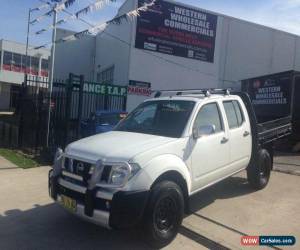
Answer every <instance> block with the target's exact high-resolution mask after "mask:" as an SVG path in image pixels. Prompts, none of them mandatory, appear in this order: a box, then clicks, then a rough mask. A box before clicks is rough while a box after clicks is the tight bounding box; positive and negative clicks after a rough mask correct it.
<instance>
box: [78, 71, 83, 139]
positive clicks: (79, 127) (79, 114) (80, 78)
mask: <svg viewBox="0 0 300 250" xmlns="http://www.w3.org/2000/svg"><path fill="white" fill-rule="evenodd" d="M79 80H80V85H79V103H78V124H77V125H78V126H77V139H79V138H81V120H82V108H83V106H82V104H83V85H84V76H83V75H80V76H79Z"/></svg>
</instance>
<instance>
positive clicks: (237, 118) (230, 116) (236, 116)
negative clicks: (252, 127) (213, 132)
mask: <svg viewBox="0 0 300 250" xmlns="http://www.w3.org/2000/svg"><path fill="white" fill-rule="evenodd" d="M223 105H224V109H225V113H226V117H227V120H228V125H229V129H235V128H238V127H241V126H242V125H243V123H244V121H245V117H244V114H243V111H242V108H241V106H240V104H239V102H238V101H237V100H231V101H225V102H223Z"/></svg>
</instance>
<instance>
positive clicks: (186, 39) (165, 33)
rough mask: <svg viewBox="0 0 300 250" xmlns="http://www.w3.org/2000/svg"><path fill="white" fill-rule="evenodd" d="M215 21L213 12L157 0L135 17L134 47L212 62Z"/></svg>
mask: <svg viewBox="0 0 300 250" xmlns="http://www.w3.org/2000/svg"><path fill="white" fill-rule="evenodd" d="M145 2H149V0H139V1H138V3H139V6H142V5H143V4H144V3H145ZM217 22H218V17H217V16H216V15H213V14H209V13H207V12H204V11H199V10H196V9H192V8H188V7H183V6H181V5H177V4H174V3H170V2H166V1H162V0H156V2H155V4H154V5H153V6H151V7H150V8H149V9H148V10H147V11H145V12H140V16H138V18H137V28H136V41H135V47H136V48H138V49H145V50H150V51H156V52H160V53H164V54H169V55H174V56H180V57H185V58H191V59H195V60H200V61H205V62H211V63H212V62H214V52H215V40H216V31H217Z"/></svg>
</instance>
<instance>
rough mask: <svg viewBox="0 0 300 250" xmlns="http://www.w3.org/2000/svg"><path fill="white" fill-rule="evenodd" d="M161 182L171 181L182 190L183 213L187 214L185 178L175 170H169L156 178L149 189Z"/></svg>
mask: <svg viewBox="0 0 300 250" xmlns="http://www.w3.org/2000/svg"><path fill="white" fill-rule="evenodd" d="M162 181H172V182H174V183H176V184H177V185H178V186H179V187H180V188H181V190H182V193H183V197H184V211H185V213H188V212H189V191H188V185H187V182H186V180H185V178H184V177H183V176H182V174H181V173H179V172H178V171H176V170H169V171H167V172H165V173H163V174H161V175H160V176H158V177H157V178H156V180H155V181H154V182H153V184H152V185H151V189H152V188H153V187H154V186H155V185H156V184H157V183H159V182H162Z"/></svg>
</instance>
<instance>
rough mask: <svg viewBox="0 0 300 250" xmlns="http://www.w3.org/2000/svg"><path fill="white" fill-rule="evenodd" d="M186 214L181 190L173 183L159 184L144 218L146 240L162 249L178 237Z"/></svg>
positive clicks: (154, 190)
mask: <svg viewBox="0 0 300 250" xmlns="http://www.w3.org/2000/svg"><path fill="white" fill-rule="evenodd" d="M183 213H184V199H183V194H182V191H181V188H180V187H179V186H178V185H177V184H175V183H174V182H171V181H162V182H159V183H157V184H156V185H155V186H154V187H153V188H152V191H151V195H150V199H149V203H148V205H147V208H146V213H145V217H144V224H143V227H144V238H145V240H146V241H147V242H148V244H149V245H151V246H152V247H155V248H162V247H164V246H166V245H168V244H169V243H170V242H171V241H172V240H173V239H174V238H175V237H176V235H177V233H178V229H179V227H180V225H181V222H182V219H183Z"/></svg>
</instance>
